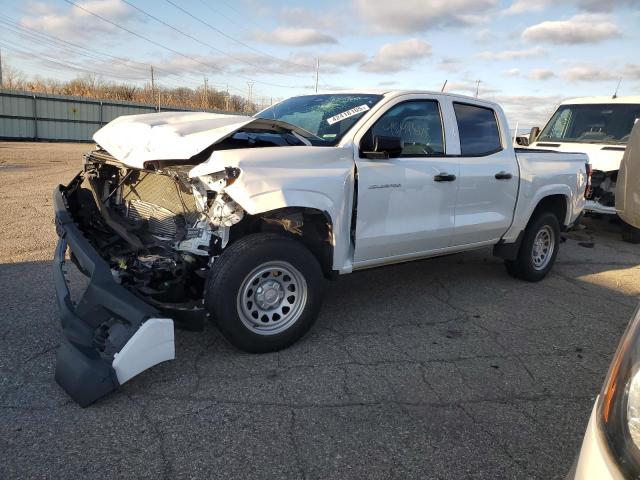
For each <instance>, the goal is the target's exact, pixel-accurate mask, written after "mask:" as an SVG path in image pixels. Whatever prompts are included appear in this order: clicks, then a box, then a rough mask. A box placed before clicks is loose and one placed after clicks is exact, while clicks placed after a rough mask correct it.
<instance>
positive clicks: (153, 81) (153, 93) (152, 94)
mask: <svg viewBox="0 0 640 480" xmlns="http://www.w3.org/2000/svg"><path fill="white" fill-rule="evenodd" d="M155 100H156V82H155V79H154V78H153V65H151V102H152V103H153V102H155ZM159 107H160V102H159V101H158V110H160V108H159Z"/></svg>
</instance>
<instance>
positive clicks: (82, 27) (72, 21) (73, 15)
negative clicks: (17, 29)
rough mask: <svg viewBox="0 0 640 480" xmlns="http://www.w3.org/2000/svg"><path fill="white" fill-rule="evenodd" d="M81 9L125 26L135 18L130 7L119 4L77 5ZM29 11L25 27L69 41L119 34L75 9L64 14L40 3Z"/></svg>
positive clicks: (115, 0)
mask: <svg viewBox="0 0 640 480" xmlns="http://www.w3.org/2000/svg"><path fill="white" fill-rule="evenodd" d="M78 5H79V6H80V7H83V8H86V9H87V10H89V11H91V12H93V13H95V14H97V15H100V16H102V17H105V18H108V19H109V20H112V21H113V22H114V23H119V24H122V23H126V22H127V21H128V20H130V19H131V18H132V16H131V9H130V8H129V6H128V5H127V4H125V3H123V2H121V1H120V0H90V1H86V2H78ZM29 11H30V12H31V13H30V14H29V15H27V16H24V17H22V19H21V21H20V23H21V24H22V25H23V26H24V27H27V28H30V29H33V30H39V31H41V32H45V33H50V34H52V35H55V36H58V37H63V38H66V39H85V40H89V39H92V38H94V39H95V38H96V32H100V33H101V34H105V33H116V32H119V30H118V29H117V28H116V27H114V26H113V25H110V24H108V23H107V22H103V21H102V20H99V19H97V18H95V17H93V16H92V15H91V14H90V13H87V12H86V11H84V10H81V9H79V8H76V7H73V6H72V7H70V9H69V10H68V11H61V10H58V9H56V8H53V7H51V6H50V5H48V4H45V3H40V2H38V3H33V4H31V5H30V7H29ZM89 25H90V27H89Z"/></svg>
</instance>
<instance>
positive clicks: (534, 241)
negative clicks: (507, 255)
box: [505, 213, 560, 282]
mask: <svg viewBox="0 0 640 480" xmlns="http://www.w3.org/2000/svg"><path fill="white" fill-rule="evenodd" d="M559 246H560V225H559V223H558V219H557V218H556V216H555V215H554V214H552V213H541V214H539V215H537V216H536V217H535V218H534V219H533V220H532V221H531V222H529V225H528V226H527V229H526V230H525V234H524V238H523V240H522V244H521V245H520V250H519V252H518V257H517V258H516V259H515V260H505V266H506V268H507V272H509V274H510V275H512V276H514V277H516V278H520V279H522V280H526V281H528V282H538V281H540V280H542V279H543V278H544V277H545V276H546V275H547V273H549V271H550V270H551V268H552V267H553V264H554V263H555V261H556V256H557V254H558V247H559Z"/></svg>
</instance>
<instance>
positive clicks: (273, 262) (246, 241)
mask: <svg viewBox="0 0 640 480" xmlns="http://www.w3.org/2000/svg"><path fill="white" fill-rule="evenodd" d="M322 290H323V278H322V271H321V269H320V265H319V264H318V261H317V260H316V258H315V257H314V256H313V255H312V254H311V252H310V251H309V250H307V248H306V247H305V246H304V245H302V244H301V243H300V242H298V241H296V240H293V239H291V238H287V237H284V236H281V235H278V234H271V233H260V234H255V235H249V236H247V237H245V238H242V239H240V240H238V241H237V242H235V243H234V244H232V245H231V246H230V247H229V248H227V249H226V250H225V251H224V252H223V254H222V255H221V256H220V257H219V258H218V259H217V260H216V261H215V263H214V264H213V267H212V269H211V271H210V274H209V279H208V281H207V289H206V294H205V304H206V307H207V310H208V311H209V313H210V315H211V317H212V318H213V320H214V321H215V322H216V324H217V325H218V327H219V328H220V331H221V332H222V334H223V335H224V336H225V338H226V339H227V340H229V342H230V343H232V344H233V345H235V346H236V347H238V348H240V349H241V350H244V351H247V352H255V353H262V352H272V351H276V350H281V349H283V348H286V347H288V346H289V345H291V344H292V343H294V342H295V341H296V340H298V339H299V338H300V337H301V336H302V335H304V334H305V333H306V332H307V330H309V328H310V327H311V325H312V324H313V323H314V321H315V319H316V317H317V316H318V313H319V311H320V304H321V301H322Z"/></svg>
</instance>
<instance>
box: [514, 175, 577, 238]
mask: <svg viewBox="0 0 640 480" xmlns="http://www.w3.org/2000/svg"><path fill="white" fill-rule="evenodd" d="M523 190H524V189H523ZM523 190H521V194H522V196H519V197H518V204H517V205H516V210H515V215H514V222H513V224H512V225H511V227H510V228H509V230H508V231H507V232H506V233H505V234H504V235H503V237H502V241H503V242H504V243H511V242H514V241H516V239H517V238H518V236H519V235H520V232H522V231H523V230H524V229H525V228H526V226H527V224H528V223H529V220H530V219H531V215H532V214H533V212H534V211H535V209H536V208H537V207H538V205H539V204H540V202H541V201H542V200H544V199H545V198H546V197H550V196H551V195H562V196H563V197H564V199H565V202H566V207H567V211H566V215H565V218H564V222H563V224H564V225H569V224H570V223H571V220H572V219H573V212H574V209H573V206H572V205H571V202H570V200H569V199H570V198H571V197H572V196H573V195H574V194H573V193H572V191H571V187H569V186H568V185H562V184H552V185H545V186H543V187H540V188H539V189H537V190H535V192H533V193H531V192H526V191H523Z"/></svg>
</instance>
